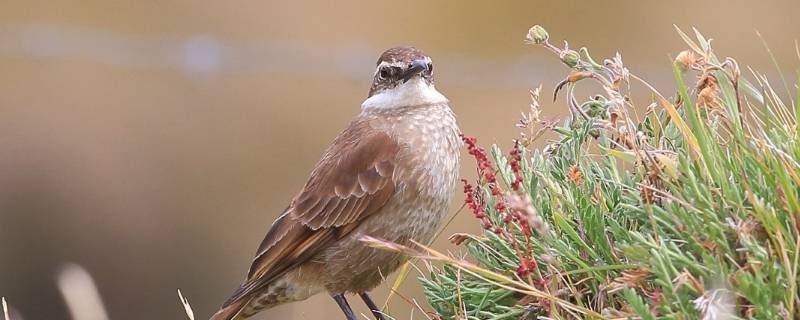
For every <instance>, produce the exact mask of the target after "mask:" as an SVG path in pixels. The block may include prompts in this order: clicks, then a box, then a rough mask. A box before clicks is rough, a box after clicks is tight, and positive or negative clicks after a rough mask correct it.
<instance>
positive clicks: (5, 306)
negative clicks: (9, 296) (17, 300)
mask: <svg viewBox="0 0 800 320" xmlns="http://www.w3.org/2000/svg"><path fill="white" fill-rule="evenodd" d="M0 301H1V302H2V303H3V319H5V320H11V317H9V316H8V304H7V303H6V297H2V298H0Z"/></svg>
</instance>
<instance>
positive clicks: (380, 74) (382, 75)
mask: <svg viewBox="0 0 800 320" xmlns="http://www.w3.org/2000/svg"><path fill="white" fill-rule="evenodd" d="M378 77H379V78H381V79H386V78H388V77H389V70H387V69H386V68H381V70H380V71H378Z"/></svg>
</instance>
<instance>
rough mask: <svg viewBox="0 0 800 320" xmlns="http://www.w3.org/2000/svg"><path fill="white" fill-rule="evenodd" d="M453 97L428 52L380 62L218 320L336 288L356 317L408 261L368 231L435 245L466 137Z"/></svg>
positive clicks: (401, 50)
mask: <svg viewBox="0 0 800 320" xmlns="http://www.w3.org/2000/svg"><path fill="white" fill-rule="evenodd" d="M459 133H460V132H459V128H458V125H457V124H456V119H455V115H454V114H453V112H452V110H450V107H449V106H448V101H447V98H445V97H444V96H443V95H442V94H441V93H439V92H438V91H436V88H435V87H434V84H433V64H432V62H431V59H430V58H429V57H428V56H426V55H425V54H424V53H423V52H422V50H420V49H417V48H413V47H397V48H392V49H389V50H386V52H384V53H383V54H382V55H381V56H380V58H379V59H378V63H377V68H376V70H375V75H374V77H373V82H372V87H371V88H370V90H369V95H368V97H367V99H366V100H365V101H364V103H363V104H362V105H361V112H360V113H359V114H358V116H356V118H355V119H354V120H353V121H352V122H351V123H350V125H348V126H347V128H346V129H344V131H342V133H340V134H339V136H337V137H336V139H334V141H333V144H332V145H331V146H330V147H328V149H327V150H326V151H325V154H324V155H323V156H322V159H321V160H320V161H319V162H318V163H317V165H316V167H314V170H313V171H312V172H311V177H309V179H308V182H307V183H306V185H305V187H303V189H302V191H300V193H299V194H297V196H295V197H294V199H293V200H292V201H291V203H290V204H289V207H288V208H286V210H285V211H284V212H283V214H281V216H280V217H278V219H277V220H275V222H274V223H273V224H272V227H271V228H270V229H269V231H268V232H267V235H266V237H265V238H264V240H263V241H262V242H261V246H259V248H258V251H257V253H256V257H255V259H254V260H253V264H252V266H251V267H250V271H249V272H248V273H247V278H246V279H245V281H244V283H242V284H241V286H240V287H239V288H238V289H237V290H236V291H235V292H234V293H233V295H232V296H231V297H230V298H229V299H228V301H226V302H225V303H224V304H223V305H222V308H221V309H220V310H219V311H218V312H217V313H216V314H215V315H214V316H212V317H211V319H212V320H232V319H245V318H248V317H250V316H252V315H254V314H256V313H258V312H259V311H261V310H264V309H268V308H272V307H274V306H276V305H279V304H281V303H285V302H291V301H298V300H305V299H306V298H308V297H310V296H312V295H314V294H317V293H319V292H322V291H327V292H328V294H330V295H331V296H332V297H333V299H334V300H335V301H336V303H337V304H338V305H339V307H340V308H341V309H342V311H343V312H344V314H345V316H346V318H347V319H349V320H355V319H356V317H355V314H354V313H353V310H352V309H351V308H350V306H349V305H348V303H347V300H345V296H344V295H345V294H346V293H355V294H358V295H360V296H361V298H362V299H363V300H364V302H365V303H366V304H367V306H368V307H369V308H370V310H371V311H372V313H373V315H374V316H375V317H376V318H378V319H383V315H382V313H381V312H380V309H379V308H378V307H377V306H376V305H375V303H373V302H372V300H371V299H370V297H369V295H368V291H369V290H372V289H373V288H375V287H376V286H378V285H379V284H380V283H381V281H382V280H383V277H384V276H386V275H388V274H389V273H391V272H393V271H394V270H396V269H397V268H398V267H399V266H400V265H401V264H402V263H403V262H404V261H405V260H406V257H404V256H403V255H401V254H398V253H393V252H387V251H382V250H379V249H374V248H370V247H367V246H366V245H365V244H364V243H362V242H360V241H359V238H360V237H362V236H365V235H369V236H373V237H376V238H381V239H385V240H388V241H393V242H396V243H400V244H405V245H409V244H410V240H412V239H413V240H416V241H422V242H428V241H430V240H431V238H432V237H433V234H434V233H435V231H436V229H437V228H438V227H439V225H440V223H441V221H442V218H443V217H444V216H445V215H446V214H447V212H448V208H449V206H450V199H451V197H452V195H453V189H454V187H455V184H456V180H457V178H458V166H459V158H460V148H461V141H460V139H459Z"/></svg>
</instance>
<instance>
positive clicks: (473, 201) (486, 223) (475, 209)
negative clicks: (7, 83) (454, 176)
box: [461, 179, 492, 230]
mask: <svg viewBox="0 0 800 320" xmlns="http://www.w3.org/2000/svg"><path fill="white" fill-rule="evenodd" d="M461 182H463V183H464V195H465V198H464V202H465V203H466V204H467V207H469V209H470V210H472V214H473V215H474V216H475V218H477V219H478V220H480V221H481V225H482V226H483V228H484V229H486V230H489V229H491V228H492V221H491V220H489V218H488V217H487V216H486V211H484V209H483V203H482V201H480V200H479V198H478V195H477V194H476V193H475V188H473V187H472V185H471V184H469V182H468V181H467V179H461Z"/></svg>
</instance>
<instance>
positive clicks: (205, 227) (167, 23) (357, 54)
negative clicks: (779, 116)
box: [0, 0, 800, 319]
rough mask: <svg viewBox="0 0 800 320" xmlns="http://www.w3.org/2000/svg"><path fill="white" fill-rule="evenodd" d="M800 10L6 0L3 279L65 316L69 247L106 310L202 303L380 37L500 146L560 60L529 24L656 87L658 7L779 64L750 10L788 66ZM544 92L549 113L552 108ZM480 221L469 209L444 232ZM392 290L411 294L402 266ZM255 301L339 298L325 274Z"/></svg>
mask: <svg viewBox="0 0 800 320" xmlns="http://www.w3.org/2000/svg"><path fill="white" fill-rule="evenodd" d="M798 12H800V2H798V1H762V2H756V1H626V2H605V3H603V2H591V4H590V3H589V2H579V1H548V2H544V1H502V2H488V1H487V2H476V3H474V4H467V3H466V2H463V1H423V0H407V1H401V2H388V1H387V2H378V1H358V2H356V1H354V2H344V1H305V2H300V1H295V2H288V1H287V2H269V1H195V0H193V1H188V0H164V1H148V0H139V1H134V0H113V1H112V0H103V1H99V0H82V1H68V0H57V1H36V0H33V1H30V0H29V1H17V0H5V1H3V4H2V5H1V6H0V295H2V296H5V297H6V298H7V299H8V300H9V302H10V303H11V304H12V305H13V307H14V308H15V309H16V310H17V311H18V312H20V313H21V314H22V315H23V316H24V317H25V319H69V318H70V316H69V312H68V310H67V308H66V305H65V303H64V300H63V299H62V297H61V296H60V294H59V291H58V288H57V286H56V276H57V274H58V273H59V270H61V269H62V268H63V266H64V265H65V264H66V263H76V264H79V265H81V266H83V267H84V268H85V269H86V270H87V271H88V272H89V273H90V274H91V275H92V277H93V278H94V281H95V283H96V284H97V286H98V288H99V292H100V295H101V296H102V299H103V301H104V303H105V306H106V308H107V311H108V314H109V316H110V318H111V319H183V318H184V316H183V311H182V308H181V307H179V303H178V299H177V296H176V289H177V288H181V289H182V290H183V292H184V294H185V295H186V296H187V297H188V298H189V300H190V302H191V303H192V306H193V307H194V311H195V314H197V315H198V319H204V318H207V316H209V315H210V314H211V313H212V312H214V311H215V310H216V309H217V307H218V306H219V305H220V304H221V303H222V302H223V301H224V300H225V299H226V298H227V297H228V295H229V294H230V293H231V291H232V290H233V289H234V288H235V287H236V286H237V285H238V283H239V282H240V281H241V279H242V277H243V276H244V273H245V271H246V270H247V268H248V266H249V264H250V259H251V258H252V256H253V254H254V252H255V249H256V246H257V245H258V243H259V242H260V241H261V239H262V236H263V235H264V233H265V232H266V230H267V227H268V226H269V225H270V223H271V222H272V220H273V219H274V218H275V217H276V216H277V215H278V214H279V213H280V211H281V210H282V209H283V208H284V207H285V205H286V204H287V202H288V201H289V199H290V198H291V197H292V196H293V195H294V193H295V192H297V191H298V190H299V188H300V187H301V186H302V185H303V183H304V182H305V179H306V177H307V174H308V173H309V170H310V168H311V167H312V166H313V164H314V163H315V162H316V161H317V159H318V158H319V156H320V154H321V153H322V151H323V149H324V148H325V147H326V146H327V145H328V144H329V143H330V141H331V140H332V138H333V137H334V136H335V135H336V134H337V133H338V131H339V130H341V129H342V128H343V127H344V126H345V125H346V124H347V122H348V121H349V119H350V118H352V117H353V116H354V115H355V114H356V113H358V112H359V106H360V104H361V102H362V100H363V99H364V98H365V95H366V93H367V90H368V87H369V84H370V80H371V76H372V72H373V68H374V63H375V60H376V59H377V56H378V55H379V54H380V53H381V52H382V51H383V50H384V49H386V48H388V47H392V46H396V45H416V46H419V47H421V48H424V49H425V50H426V51H427V53H428V54H429V55H431V56H432V57H433V59H434V61H435V63H436V73H437V74H436V76H437V87H438V88H439V90H440V91H442V92H443V93H444V94H445V95H447V96H448V97H449V98H450V100H451V105H452V106H453V108H454V110H455V112H456V113H457V114H458V116H459V121H460V124H461V126H462V128H463V130H464V131H465V132H467V133H469V134H472V135H475V136H477V137H478V138H479V140H480V141H481V143H483V144H489V143H495V142H496V143H502V144H505V145H506V146H507V145H509V143H510V140H511V139H512V138H514V137H515V136H516V128H514V123H515V122H516V120H517V119H518V117H519V113H520V111H523V110H526V109H527V107H528V103H529V95H528V90H529V89H530V88H533V87H535V86H538V84H539V83H544V85H545V86H544V90H545V92H546V94H545V97H549V95H550V94H549V92H551V91H552V88H553V84H554V83H556V82H557V81H559V80H560V79H561V77H562V76H564V75H565V72H566V69H565V68H564V67H563V66H562V65H561V64H560V62H559V61H558V60H557V59H556V58H555V57H553V56H552V55H550V54H549V52H546V51H545V50H544V49H543V48H539V47H532V46H526V45H524V43H523V39H524V36H525V34H526V32H527V30H528V28H529V27H530V26H532V25H533V24H541V25H543V26H545V27H546V28H547V29H548V30H549V31H550V35H551V40H552V41H553V42H554V43H557V44H558V43H560V41H561V39H565V38H567V39H569V40H570V44H571V45H572V47H575V48H578V47H580V46H589V47H590V48H591V49H592V53H593V55H594V56H595V58H600V57H608V56H611V55H613V54H614V53H615V52H616V51H620V52H621V53H622V55H623V58H624V61H626V64H627V66H628V67H629V68H630V69H631V71H633V72H635V73H637V74H639V75H640V76H643V77H644V78H647V79H650V80H651V81H652V83H653V84H655V85H656V86H657V87H659V88H660V89H661V90H662V92H664V93H665V94H670V93H671V92H673V90H674V85H673V84H672V79H671V71H670V60H671V59H670V58H669V57H670V55H673V56H674V54H676V53H677V52H679V51H681V50H683V49H685V46H684V45H682V41H681V40H680V38H679V37H678V36H677V34H676V33H675V31H674V29H673V24H677V25H678V26H681V27H682V28H684V29H685V30H686V29H690V28H691V26H696V27H698V28H699V29H700V30H702V31H703V32H704V33H705V34H706V35H707V36H709V37H712V38H714V39H715V42H714V43H715V44H716V49H717V52H718V54H720V55H723V56H725V55H727V56H735V57H736V58H737V59H738V61H739V63H740V65H742V66H743V67H745V66H753V67H754V68H755V69H759V70H762V71H765V72H769V73H772V74H775V73H774V71H773V70H774V67H773V65H772V63H771V62H770V59H769V56H768V54H767V53H766V51H765V50H764V49H763V46H762V44H761V40H760V39H759V38H758V37H757V36H756V33H755V30H759V31H760V32H761V34H762V35H763V37H764V39H765V40H766V41H767V42H768V43H769V44H770V46H771V49H772V51H773V53H774V55H775V56H776V58H777V59H778V61H780V62H781V64H782V67H784V69H785V71H787V74H789V75H793V74H794V72H795V70H796V69H794V67H795V66H796V65H797V61H798V60H797V59H798V57H797V56H798V54H797V53H796V44H795V43H796V42H795V39H797V37H798V35H799V34H800V33H798V31H800V24H798V23H796V16H797V13H798ZM793 79H794V76H792V77H791V79H790V80H793ZM775 81H776V83H777V79H775ZM645 98H647V97H645ZM543 100H544V101H545V104H544V114H545V116H546V117H555V116H559V115H563V114H564V113H565V111H566V110H565V109H564V107H563V103H562V102H561V101H559V102H558V103H557V104H552V103H550V102H549V98H545V99H543ZM464 164H465V166H464V168H465V169H464V170H463V174H464V176H465V177H468V178H472V177H473V172H472V170H471V169H470V168H471V167H472V159H466V161H465V162H464ZM460 202H461V199H460V198H457V199H455V200H454V208H457V207H458V206H459V205H460ZM453 211H455V210H453ZM476 226H477V223H476V221H474V220H473V219H472V218H471V217H470V215H469V214H463V215H460V216H459V217H457V218H456V219H455V222H454V223H453V224H452V225H450V226H449V228H448V229H447V230H446V231H445V235H449V234H450V233H453V232H465V231H474V230H477V228H476ZM444 238H446V237H443V239H444ZM434 247H435V248H438V249H441V250H457V248H453V247H451V246H449V245H448V244H447V242H446V240H440V241H437V242H436V244H435V245H434ZM388 286H389V285H384V286H382V287H381V288H380V289H379V290H377V291H376V292H375V295H374V297H375V298H376V300H378V301H380V302H382V301H384V299H385V297H386V296H387V291H388V290H387V287H388ZM401 292H402V293H403V295H405V296H407V297H410V298H417V299H420V300H423V298H422V296H421V293H420V291H419V288H418V285H417V283H416V281H414V280H413V279H412V280H410V281H408V282H407V283H406V285H405V286H404V287H403V288H402V291H401ZM351 302H352V304H353V305H354V306H356V307H357V308H358V311H360V312H366V308H364V307H363V306H362V303H361V302H360V301H358V300H357V299H354V300H351ZM422 304H423V305H424V302H422ZM411 309H412V308H411V307H409V305H408V304H407V303H406V302H405V301H403V300H402V299H394V300H393V302H392V303H391V308H390V311H391V312H392V313H393V314H394V315H395V316H397V318H399V319H408V318H409V313H410V310H411ZM414 317H415V318H417V319H421V318H423V317H422V316H421V315H420V314H419V312H416V313H415V315H414ZM257 318H259V319H267V318H269V319H338V318H341V316H340V313H339V311H338V308H337V306H336V304H335V303H333V301H331V300H330V298H329V297H327V296H325V295H320V296H317V297H314V298H312V299H310V300H309V301H307V302H302V303H295V304H289V305H285V306H281V307H278V308H275V309H273V310H269V311H267V312H264V313H263V314H261V315H260V316H259V317H257Z"/></svg>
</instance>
